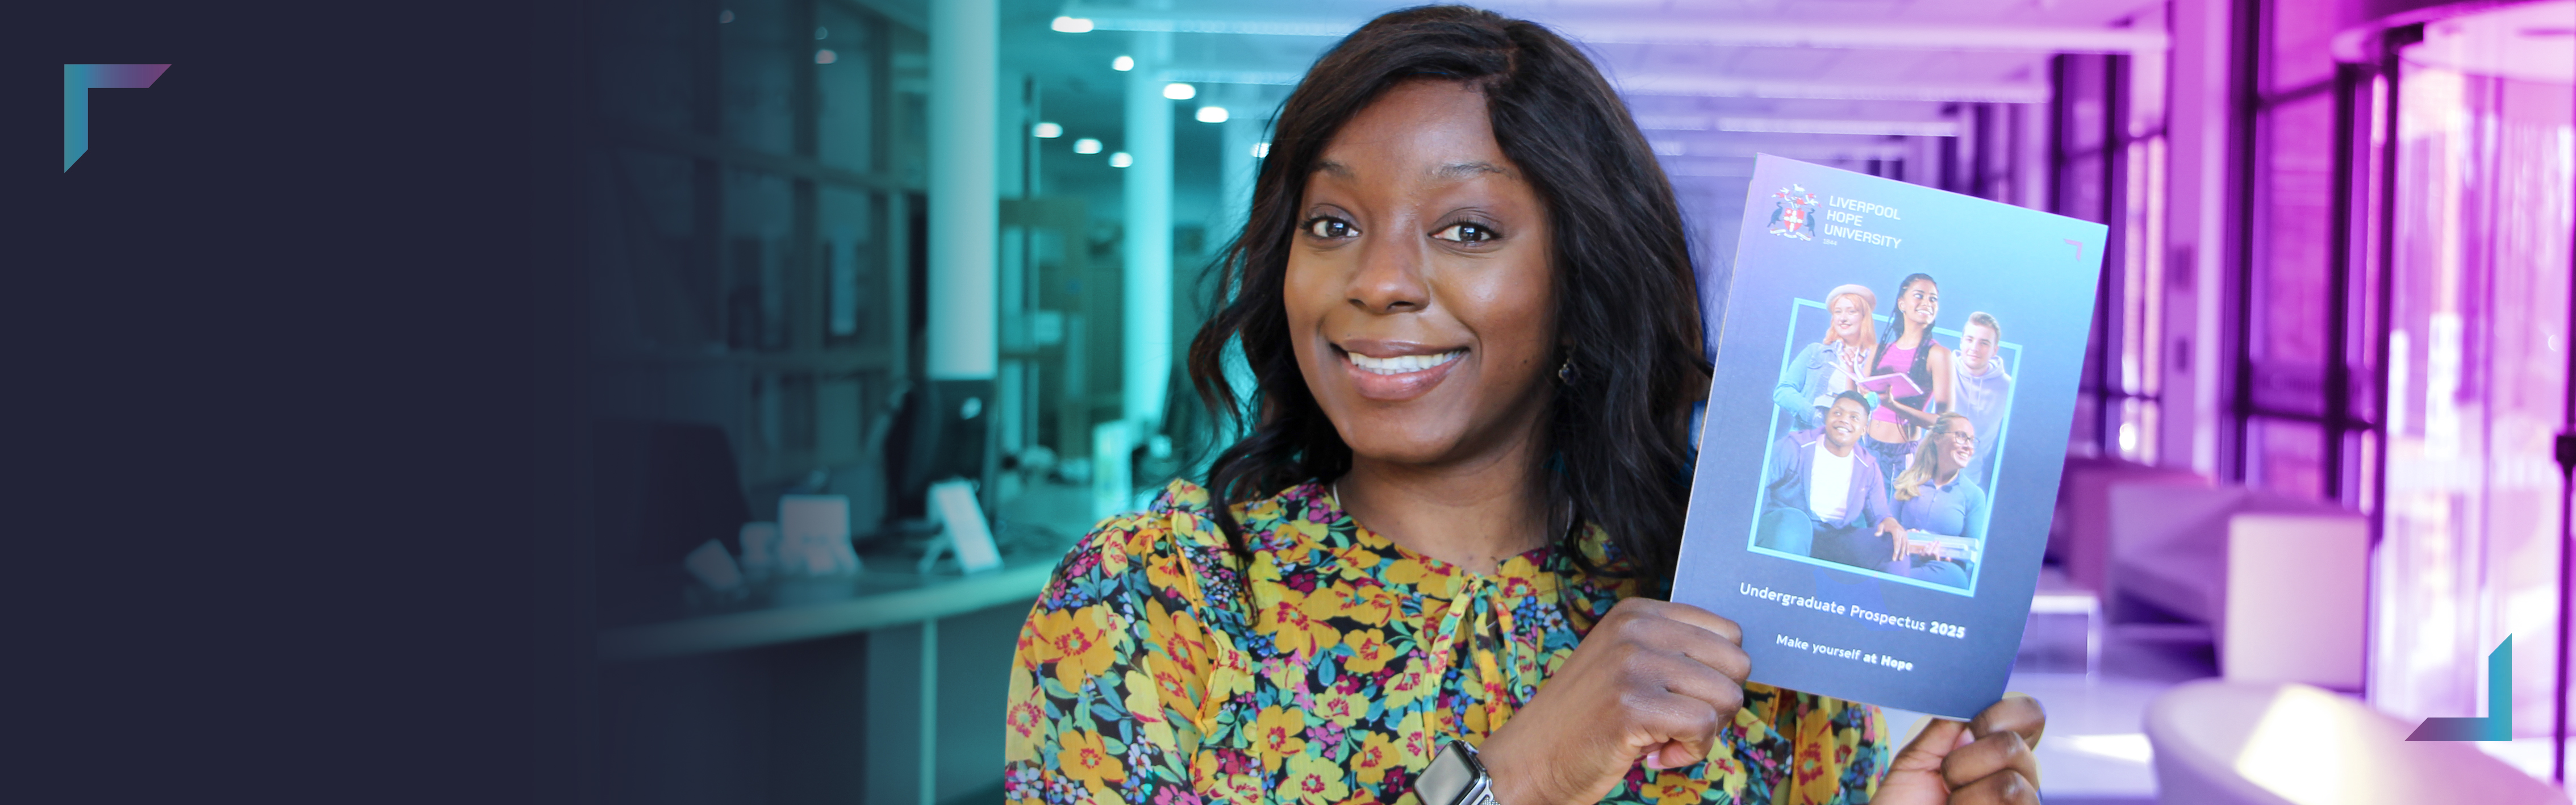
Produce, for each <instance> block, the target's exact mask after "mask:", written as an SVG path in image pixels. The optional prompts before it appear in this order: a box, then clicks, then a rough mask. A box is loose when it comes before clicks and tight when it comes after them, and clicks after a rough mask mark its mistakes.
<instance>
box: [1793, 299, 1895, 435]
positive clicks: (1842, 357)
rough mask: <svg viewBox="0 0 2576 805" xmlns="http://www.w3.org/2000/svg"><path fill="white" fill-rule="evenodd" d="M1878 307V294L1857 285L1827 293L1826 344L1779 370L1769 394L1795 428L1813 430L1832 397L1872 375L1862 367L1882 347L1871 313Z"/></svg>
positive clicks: (1801, 352) (1804, 352)
mask: <svg viewBox="0 0 2576 805" xmlns="http://www.w3.org/2000/svg"><path fill="white" fill-rule="evenodd" d="M1876 307H1878V295H1877V294H1874V293H1871V292H1870V290H1869V289H1868V288H1864V287H1861V286H1858V285H1845V286H1842V287H1839V288H1835V289H1834V291H1833V293H1829V294H1825V313H1826V320H1825V338H1824V340H1822V341H1818V342H1816V343H1812V344H1808V345H1807V346H1806V347H1805V348H1802V349H1800V350H1798V354H1797V356H1795V357H1792V358H1790V359H1789V363H1788V364H1787V365H1785V366H1782V367H1780V386H1779V388H1776V389H1773V390H1772V391H1771V402H1772V403H1773V404H1776V405H1778V406H1780V410H1783V411H1787V412H1789V417H1790V422H1791V429H1792V430H1814V429H1815V428H1816V425H1817V424H1818V419H1817V417H1818V415H1819V414H1820V413H1821V412H1823V411H1824V410H1825V408H1826V406H1830V405H1832V404H1833V400H1834V395H1836V394H1840V393H1843V392H1846V391H1852V390H1854V389H1855V388H1857V387H1856V386H1854V385H1853V381H1856V380H1858V379H1860V378H1862V377H1865V376H1867V375H1868V374H1869V373H1868V372H1867V371H1864V366H1865V364H1866V363H1867V362H1868V360H1869V356H1870V355H1871V354H1872V353H1873V352H1875V351H1876V350H1877V348H1878V323H1877V321H1875V320H1874V319H1872V318H1871V317H1870V315H1869V312H1870V310H1871V309H1874V308H1876Z"/></svg>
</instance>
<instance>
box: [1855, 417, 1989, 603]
mask: <svg viewBox="0 0 2576 805" xmlns="http://www.w3.org/2000/svg"><path fill="white" fill-rule="evenodd" d="M1976 460H1977V423H1976V422H1975V421H1974V420H1971V419H1969V418H1968V417H1967V416H1966V415H1963V414H1955V413H1954V414H1942V415H1941V418H1940V419H1938V420H1936V421H1934V422H1933V424H1932V431H1931V432H1930V433H1927V434H1925V435H1924V436H1923V446H1921V447H1918V448H1916V449H1915V451H1914V461H1913V463H1911V464H1908V465H1906V467H1905V471H1904V472H1900V473H1897V474H1896V492H1895V497H1896V521H1897V522H1898V523H1901V524H1903V525H1904V526H1905V528H1906V530H1907V531H1909V532H1922V534H1923V535H1929V536H1941V537H1960V538H1964V539H1966V540H1967V541H1968V544H1970V545H1975V546H1982V545H1984V544H1985V541H1986V490H1985V487H1984V486H1981V485H1979V484H1978V483H1977V479H1975V478H1973V477H1970V476H1969V475H1968V474H1967V473H1966V472H1962V470H1964V469H1966V468H1967V467H1968V466H1970V465H1972V464H1974V463H1976ZM1920 538H1921V537H1919V536H1918V539H1920ZM1879 569H1880V570H1884V571H1886V572H1889V573H1893V574H1896V575H1899V576H1904V577H1906V578H1912V579H1921V580H1923V581H1928V582H1932V583H1934V584H1942V585H1948V586H1951V587H1958V588H1962V589H1965V588H1966V587H1967V586H1968V580H1969V579H1971V578H1974V577H1975V575H1976V572H1977V568H1976V565H1975V563H1974V560H1973V559H1969V558H1967V557H1961V556H1955V555H1954V556H1950V557H1947V558H1945V557H1943V556H1941V555H1940V554H1939V553H1938V552H1936V551H1934V550H1932V549H1930V548H1929V547H1928V542H1918V543H1914V544H1912V545H1910V546H1909V547H1908V548H1906V549H1904V551H1903V552H1902V553H1899V554H1898V555H1897V556H1896V558H1895V559H1894V560H1892V561H1889V562H1888V563H1887V565H1886V566H1885V567H1882V568H1879Z"/></svg>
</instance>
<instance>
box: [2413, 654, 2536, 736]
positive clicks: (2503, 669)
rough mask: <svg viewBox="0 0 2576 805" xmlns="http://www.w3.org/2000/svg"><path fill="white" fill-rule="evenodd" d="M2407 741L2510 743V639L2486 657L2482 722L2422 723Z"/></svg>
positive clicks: (2447, 720)
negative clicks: (2483, 715)
mask: <svg viewBox="0 0 2576 805" xmlns="http://www.w3.org/2000/svg"><path fill="white" fill-rule="evenodd" d="M2406 740H2409V741H2510V740H2513V637H2512V636H2511V635H2507V636H2505V639H2504V642H2503V643H2502V644H2499V645H2497V646H2496V648H2495V651H2492V652H2489V653H2488V654H2487V714H2486V716H2485V717H2483V718H2467V717H2442V718H2428V719H2424V723H2423V724H2422V725H2420V726H2417V727H2416V728H2415V732H2414V734H2411V735H2408V736H2406Z"/></svg>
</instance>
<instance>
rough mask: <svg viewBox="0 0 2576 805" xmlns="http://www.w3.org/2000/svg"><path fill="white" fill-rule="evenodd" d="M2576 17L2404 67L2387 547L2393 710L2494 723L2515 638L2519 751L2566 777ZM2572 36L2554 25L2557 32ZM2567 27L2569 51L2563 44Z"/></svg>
mask: <svg viewBox="0 0 2576 805" xmlns="http://www.w3.org/2000/svg"><path fill="white" fill-rule="evenodd" d="M2570 19H2576V3H2565V2H2558V3H2527V4H2522V5H2518V6H2511V7H2507V8H2505V9H2503V10H2500V11H2495V12H2488V13H2485V14H2478V15H2472V16H2467V17H2457V18H2452V19H2448V20H2441V21H2436V22H2433V23H2430V24H2428V25H2426V26H2425V28H2424V30H2423V34H2422V41H2421V42H2417V43H2414V44H2408V45H2405V46H2403V47H2402V48H2399V49H2398V50H2397V53H2396V58H2395V59H2394V60H2393V66H2394V68H2395V73H2394V76H2393V78H2394V79H2395V80H2394V82H2393V83H2394V84H2395V87H2396V91H2395V93H2394V95H2395V97H2394V109H2393V114H2394V125H2393V126H2390V127H2389V131H2388V132H2387V134H2390V135H2393V139H2391V138H2383V139H2380V140H2378V141H2377V142H2376V145H2378V146H2379V147H2380V149H2381V152H2382V153H2383V154H2385V155H2386V157H2387V158H2389V159H2391V160H2393V166H2392V168H2393V169H2392V170H2390V171H2389V172H2388V173H2387V174H2386V175H2388V176H2390V177H2392V178H2393V182H2392V183H2391V184H2390V185H2389V190H2390V192H2389V195H2388V197H2387V203H2386V207H2385V209H2386V210H2387V213H2388V218H2387V220H2386V222H2385V224H2384V225H2385V226H2386V227H2388V229H2387V231H2386V232H2385V237H2386V239H2385V240H2384V241H2383V242H2384V243H2385V244H2387V248H2388V251H2387V254H2386V263H2385V264H2386V267H2387V277H2386V279H2385V282H2386V283H2387V285H2386V286H2385V301H2384V302H2383V304H2384V305H2385V306H2386V307H2385V313H2386V315H2387V319H2386V322H2387V330H2386V332H2385V338H2386V345H2387V352H2386V354H2387V355H2388V360H2387V363H2388V366H2387V369H2386V383H2387V385H2386V389H2387V395H2386V397H2387V400H2388V403H2387V406H2386V411H2385V418H2386V430H2385V432H2386V433H2387V456H2386V460H2385V465H2386V469H2385V478H2384V489H2385V491H2384V496H2385V497H2384V507H2385V508H2384V511H2385V513H2386V518H2385V521H2384V531H2383V536H2382V539H2383V541H2382V543H2381V546H2380V552H2379V557H2378V564H2379V566H2378V572H2379V575H2380V581H2379V584H2378V585H2377V586H2378V601H2377V607H2378V618H2377V622H2378V624H2379V625H2378V634H2377V635H2376V639H2375V641H2374V642H2375V644H2376V645H2375V651H2374V653H2375V655H2376V656H2375V657H2374V658H2373V660H2374V661H2373V663H2372V668H2373V680H2372V685H2371V693H2372V696H2371V698H2372V699H2373V700H2374V702H2375V703H2377V704H2378V705H2379V706H2380V707H2382V708H2384V709H2387V710H2389V711H2391V712H2393V713H2396V714H2399V715H2401V716H2407V717H2414V716H2429V715H2466V714H2475V713H2480V712H2481V708H2482V707H2483V704H2482V702H2483V697H2482V695H2481V694H2482V691H2481V690H2480V686H2481V683H2482V681H2483V678H2484V676H2485V674H2484V668H2485V662H2484V660H2485V657H2486V655H2487V653H2488V652H2489V651H2492V650H2493V649H2494V648H2495V647H2496V645H2497V644H2498V643H2500V642H2502V641H2503V640H2505V639H2506V638H2507V637H2511V638H2513V642H2514V652H2513V655H2514V674H2513V686H2514V691H2513V701H2514V710H2515V712H2514V713H2513V717H2514V722H2513V723H2514V731H2515V734H2516V735H2517V736H2522V737H2525V738H2528V739H2529V740H2524V741H2519V742H2517V744H2516V745H2515V746H2514V747H2513V748H2512V749H2508V750H2501V751H2504V752H2506V753H2507V754H2509V755H2511V756H2512V757H2513V759H2515V760H2516V761H2517V762H2520V763H2522V764H2523V765H2524V767H2525V768H2526V770H2529V771H2533V772H2534V773H2535V774H2548V773H2549V760H2548V754H2547V752H2548V747H2547V744H2548V742H2547V741H2546V740H2544V739H2542V738H2541V737H2540V736H2547V735H2549V734H2550V730H2551V719H2552V716H2553V713H2552V708H2551V700H2552V690H2553V686H2554V682H2555V680H2554V674H2555V670H2556V655H2557V647H2556V645H2555V636H2556V633H2557V630H2556V625H2557V608H2558V595H2559V586H2560V579H2559V567H2560V564H2559V555H2558V542H2559V539H2560V534H2559V511H2560V507H2561V506H2565V505H2567V501H2566V500H2565V499H2564V497H2563V496H2562V492H2561V487H2560V481H2559V478H2558V471H2557V468H2556V467H2555V466H2553V463H2552V460H2551V455H2550V448H2551V437H2552V435H2553V434H2554V433H2556V432H2557V431H2558V430H2559V429H2560V427H2561V423H2562V422H2563V421H2564V417H2565V415H2566V411H2567V407H2566V406H2567V400H2566V397H2565V394H2566V386H2565V383H2566V377H2567V372H2568V352H2567V350H2568V348H2569V345H2568V325H2569V320H2568V319H2569V305H2570V302H2569V299H2570V296H2569V294H2570V289H2569V274H2570V273H2571V272H2570V266H2569V261H2568V257H2569V256H2568V233H2569V227H2570V222H2571V199H2570V192H2569V188H2570V187H2576V166H2571V154H2570V150H2571V142H2576V129H2571V126H2570V111H2571V110H2570V103H2569V101H2570V96H2571V87H2570V82H2571V75H2570V73H2571V71H2576V59H2571V58H2570V55H2571V54H2570V49H2569V47H2568V46H2567V44H2566V41H2567V40H2568V37H2567V36H2566V35H2565V34H2566V29H2567V22H2566V21H2567V20H2570ZM2552 26H2554V29H2553V27H2552ZM2552 30H2555V31H2556V34H2555V35H2554V39H2555V40H2556V41H2555V42H2551V41H2550V40H2551V39H2552V38H2553V36H2552V34H2551V33H2550V31H2552Z"/></svg>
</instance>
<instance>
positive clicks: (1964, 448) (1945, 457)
mask: <svg viewBox="0 0 2576 805" xmlns="http://www.w3.org/2000/svg"><path fill="white" fill-rule="evenodd" d="M1941 438H1942V440H1943V441H1944V442H1946V444H1944V445H1943V447H1945V448H1946V449H1944V450H1942V451H1941V474H1943V475H1948V474H1950V473H1954V472H1958V471H1959V468H1961V467H1965V466H1968V462H1971V461H1975V460H1977V426H1976V425H1975V424H1974V423H1971V422H1969V421H1968V420H1965V419H1954V420H1951V421H1950V432H1949V433H1948V434H1947V435H1944V436H1942V437H1941Z"/></svg>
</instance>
